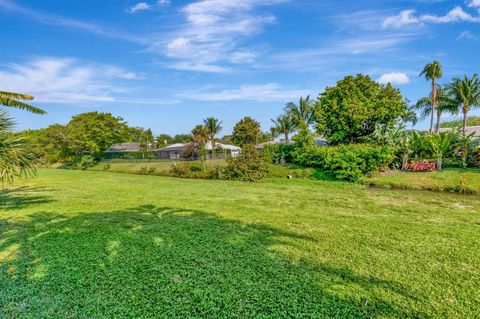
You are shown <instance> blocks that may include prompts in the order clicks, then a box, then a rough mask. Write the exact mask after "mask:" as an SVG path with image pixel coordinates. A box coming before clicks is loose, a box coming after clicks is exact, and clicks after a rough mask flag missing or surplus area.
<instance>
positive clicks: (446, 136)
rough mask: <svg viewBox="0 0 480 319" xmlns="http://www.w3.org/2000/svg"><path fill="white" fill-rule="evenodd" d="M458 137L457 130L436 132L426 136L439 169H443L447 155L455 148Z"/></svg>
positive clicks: (427, 144)
mask: <svg viewBox="0 0 480 319" xmlns="http://www.w3.org/2000/svg"><path fill="white" fill-rule="evenodd" d="M457 137H458V135H457V134H456V133H455V132H443V133H436V134H432V135H429V136H427V137H426V142H427V143H426V146H427V148H428V150H429V151H430V152H431V154H432V155H433V157H434V158H435V160H436V162H437V170H439V171H441V170H442V164H443V161H444V159H445V156H446V155H447V154H449V153H451V152H452V151H453V149H454V148H455V146H456V142H457Z"/></svg>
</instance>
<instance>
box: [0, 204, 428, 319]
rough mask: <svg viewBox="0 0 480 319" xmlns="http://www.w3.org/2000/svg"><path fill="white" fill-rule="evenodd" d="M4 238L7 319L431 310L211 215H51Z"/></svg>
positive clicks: (269, 234) (15, 226) (272, 234)
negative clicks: (294, 255) (407, 305)
mask: <svg viewBox="0 0 480 319" xmlns="http://www.w3.org/2000/svg"><path fill="white" fill-rule="evenodd" d="M0 235H1V237H0V238H2V239H3V240H1V241H0V262H1V264H0V265H1V268H0V270H1V272H0V317H3V318H11V317H12V318H13V317H32V318H35V317H49V318H54V317H58V318H65V317H75V318H78V317H85V318H105V317H108V318H113V317H116V318H140V317H141V318H158V317H162V318H186V317H197V318H205V317H209V318H227V317H228V318H232V317H235V318H237V317H240V318H251V317H264V318H267V317H268V318H291V317H299V318H307V317H310V318H323V317H330V318H332V317H334V318H372V317H384V316H388V317H398V318H405V317H409V316H415V317H422V315H419V314H418V313H415V314H411V313H408V312H406V311H405V310H404V309H402V307H401V306H400V305H397V304H395V303H393V302H392V301H391V300H385V297H383V299H382V298H381V297H380V296H385V295H390V296H392V295H393V296H395V298H396V299H395V298H394V300H403V301H404V302H412V301H413V302H414V299H415V298H414V297H413V296H411V295H410V294H409V292H408V291H407V290H406V289H405V287H402V286H400V285H399V284H397V283H395V282H389V281H384V280H382V279H378V278H373V277H366V276H359V275H357V274H355V273H353V272H352V271H350V270H348V269H341V268H335V267H333V266H330V265H322V264H311V263H309V262H307V261H302V260H300V261H296V262H293V261H292V260H291V259H290V258H287V257H286V256H285V255H284V254H282V253H281V252H279V251H278V247H288V248H289V249H295V248H296V245H300V244H301V243H302V242H304V241H312V239H311V238H308V237H304V236H298V235H296V234H293V233H288V232H284V231H280V230H277V229H274V228H271V227H268V226H265V225H244V224H241V223H239V222H236V221H231V220H225V219H220V218H218V217H216V216H214V215H212V214H209V213H206V212H202V211H189V210H183V209H178V208H170V207H156V206H139V207H135V208H132V209H126V210H120V211H112V212H98V213H83V214H78V215H74V216H62V215H61V214H53V213H47V212H44V213H36V214H32V215H31V216H30V220H29V221H28V222H17V223H11V222H8V221H4V222H3V224H0ZM297 248H298V247H297ZM340 288H342V289H340ZM348 289H355V291H356V292H357V293H356V294H355V293H352V294H349V293H346V292H345V291H347V290H348Z"/></svg>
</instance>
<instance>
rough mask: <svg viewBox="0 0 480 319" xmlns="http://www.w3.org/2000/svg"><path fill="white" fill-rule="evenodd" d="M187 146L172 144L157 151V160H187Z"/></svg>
mask: <svg viewBox="0 0 480 319" xmlns="http://www.w3.org/2000/svg"><path fill="white" fill-rule="evenodd" d="M185 145H186V144H182V143H177V144H172V145H168V146H165V147H162V148H160V149H158V150H156V153H157V158H159V159H165V160H179V159H184V158H185V156H184V155H185Z"/></svg>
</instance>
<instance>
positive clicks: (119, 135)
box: [66, 112, 127, 158]
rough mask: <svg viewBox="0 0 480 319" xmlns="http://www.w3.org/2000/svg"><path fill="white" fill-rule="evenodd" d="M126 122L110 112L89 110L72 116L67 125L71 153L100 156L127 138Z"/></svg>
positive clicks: (67, 138) (76, 155)
mask: <svg viewBox="0 0 480 319" xmlns="http://www.w3.org/2000/svg"><path fill="white" fill-rule="evenodd" d="M126 127H127V125H126V123H125V122H124V121H123V119H122V118H121V117H115V116H113V115H112V114H110V113H99V112H89V113H83V114H79V115H76V116H74V117H72V119H71V120H70V122H69V123H68V124H67V125H66V135H67V136H66V140H67V149H68V150H69V152H70V155H72V156H75V157H79V156H83V155H87V154H88V155H92V156H94V157H97V158H98V157H100V156H101V154H102V153H103V152H105V151H106V150H107V149H108V148H109V147H110V146H112V145H113V144H117V143H121V142H123V141H124V139H125V131H126Z"/></svg>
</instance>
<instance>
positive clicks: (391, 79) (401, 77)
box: [377, 72, 410, 85]
mask: <svg viewBox="0 0 480 319" xmlns="http://www.w3.org/2000/svg"><path fill="white" fill-rule="evenodd" d="M377 82H380V83H383V84H387V83H391V84H399V85H400V84H407V83H410V78H409V77H408V75H407V74H406V73H402V72H390V73H385V74H382V75H381V76H380V77H379V78H378V79H377Z"/></svg>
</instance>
